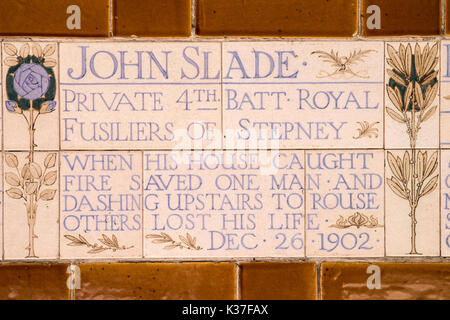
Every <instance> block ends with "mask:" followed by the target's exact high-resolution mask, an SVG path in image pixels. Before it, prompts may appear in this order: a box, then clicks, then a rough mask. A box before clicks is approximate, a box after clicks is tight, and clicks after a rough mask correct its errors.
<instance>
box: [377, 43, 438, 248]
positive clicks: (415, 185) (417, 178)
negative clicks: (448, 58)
mask: <svg viewBox="0 0 450 320" xmlns="http://www.w3.org/2000/svg"><path fill="white" fill-rule="evenodd" d="M387 52H388V55H389V58H387V59H386V63H387V64H388V65H389V66H391V67H392V70H389V69H387V71H386V72H387V73H388V75H389V77H390V78H389V83H388V84H387V85H386V91H387V94H388V97H389V100H390V101H391V103H392V105H393V106H394V108H390V107H387V106H386V112H387V114H388V115H389V116H390V117H391V118H392V119H393V120H394V121H396V122H399V123H401V124H404V125H405V127H406V132H407V134H408V138H409V143H410V148H411V151H410V152H411V154H410V153H409V151H405V152H404V154H403V159H402V158H400V157H398V156H397V157H395V156H394V155H393V154H392V153H391V152H388V153H387V162H388V164H389V167H390V169H391V171H392V174H393V175H392V177H391V178H387V179H386V182H387V184H388V185H389V188H390V189H391V190H392V191H393V192H394V194H396V195H397V196H399V197H400V198H402V199H405V200H408V202H409V207H410V212H409V216H410V218H411V251H410V254H418V251H417V249H416V237H417V234H416V225H417V217H416V209H417V206H418V204H419V200H420V199H421V198H422V197H424V196H426V195H427V194H429V193H431V192H433V191H434V190H435V189H436V187H437V184H438V179H439V174H437V175H436V176H434V177H432V178H430V176H431V175H432V174H433V172H434V171H435V170H436V168H437V166H438V155H437V152H434V153H433V154H432V155H431V157H430V158H429V159H428V153H427V152H426V151H424V152H421V151H418V152H417V151H416V144H417V137H418V135H419V131H420V129H421V125H422V123H424V122H425V121H427V120H429V119H431V117H432V116H433V115H434V114H435V113H436V110H437V105H433V103H434V100H435V99H436V95H437V92H438V70H435V68H436V66H437V65H438V61H439V59H438V56H437V54H438V44H437V43H435V44H434V45H433V46H432V47H431V48H430V46H429V44H428V43H427V44H426V45H425V47H424V48H423V50H422V49H421V47H420V45H419V44H418V43H416V45H415V47H414V53H413V50H412V46H411V45H410V44H408V45H407V46H406V47H405V46H404V45H403V44H400V45H399V49H398V51H397V50H395V49H394V47H392V46H391V45H389V44H388V45H387Z"/></svg>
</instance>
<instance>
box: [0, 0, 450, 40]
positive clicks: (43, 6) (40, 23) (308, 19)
mask: <svg viewBox="0 0 450 320" xmlns="http://www.w3.org/2000/svg"><path fill="white" fill-rule="evenodd" d="M448 1H449V0H447V1H444V0H427V1H423V0H395V1H392V0H315V1H310V0H283V1H271V0H252V1H241V0H195V1H194V0H165V1H159V0H96V1H91V0H73V1H69V0H47V1H41V0H2V1H0V15H1V16H2V17H8V18H7V19H1V20H0V36H21V35H28V36H44V37H45V36H49V37H54V36H65V37H67V36H70V37H86V36H88V37H110V36H117V37H146V38H148V37H177V38H185V37H194V38H195V37H204V36H206V37H224V36H233V37H302V38H303V37H306V38H309V37H338V38H339V37H344V38H351V37H358V36H362V37H373V36H375V37H380V36H384V37H385V36H439V35H441V34H442V32H444V34H449V30H450V27H449V16H450V15H449V12H448V11H449V7H450V5H449V4H448ZM111 4H112V5H111ZM69 5H76V6H78V8H79V9H80V12H81V27H80V28H79V29H68V27H67V20H69V22H73V21H74V20H73V19H72V17H73V12H72V11H70V12H69V13H67V8H68V6H69ZM378 8H379V12H378V11H377V10H378ZM23 16H26V17H27V19H23ZM50 17H51V18H50ZM376 17H379V18H376ZM377 22H379V23H377ZM444 26H445V28H444Z"/></svg>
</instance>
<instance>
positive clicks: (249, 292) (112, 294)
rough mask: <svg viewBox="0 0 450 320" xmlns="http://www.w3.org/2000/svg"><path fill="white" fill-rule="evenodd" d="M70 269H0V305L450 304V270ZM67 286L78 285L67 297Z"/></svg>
mask: <svg viewBox="0 0 450 320" xmlns="http://www.w3.org/2000/svg"><path fill="white" fill-rule="evenodd" d="M69 266H70V265H69V264H63V263H61V264H45V263H29V264H3V265H0V300H8V299H15V300H19V299H26V300H29V299H31V300H42V299H45V300H48V299H51V300H54V299H58V300H59V299H74V300H77V299H79V300H100V299H102V300H104V299H113V300H116V299H128V300H129V299H146V300H186V299H187V300H197V299H201V300H234V299H241V300H315V299H323V300H359V299H362V300H370V299H376V300H396V299H401V300H404V299H411V300H426V299H430V300H431V299H432V300H435V299H446V300H449V299H450V286H449V283H450V263H448V262H439V263H436V262H430V263H411V262H379V261H373V262H323V263H314V262H246V263H239V264H237V263H231V262H220V263H213V262H198V263H194V262H183V263H148V262H143V263H83V264H78V265H72V266H71V268H72V270H73V271H72V273H71V271H70V270H69V269H68V268H69ZM77 269H78V271H77ZM317 270H319V271H317ZM378 272H379V277H378V278H377V277H376V273H378ZM74 274H77V276H76V277H74V276H73V275H74ZM71 278H72V279H79V282H78V283H79V285H78V286H77V281H73V287H72V289H68V284H69V283H70V279H71ZM319 283H320V284H319ZM318 284H319V285H318Z"/></svg>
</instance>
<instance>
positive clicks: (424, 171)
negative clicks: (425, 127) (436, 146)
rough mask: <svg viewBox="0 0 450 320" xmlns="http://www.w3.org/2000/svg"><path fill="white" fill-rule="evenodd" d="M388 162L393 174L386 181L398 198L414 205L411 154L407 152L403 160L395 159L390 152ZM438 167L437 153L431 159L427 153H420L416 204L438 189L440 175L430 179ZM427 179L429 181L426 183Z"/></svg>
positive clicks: (416, 170)
mask: <svg viewBox="0 0 450 320" xmlns="http://www.w3.org/2000/svg"><path fill="white" fill-rule="evenodd" d="M387 160H388V164H389V167H390V168H391V171H392V174H393V176H392V177H391V178H387V179H386V181H387V183H388V185H389V187H390V188H391V190H392V191H393V192H394V193H395V194H396V195H397V196H399V197H401V198H403V199H406V200H409V201H410V202H411V204H412V202H413V201H414V199H413V198H412V194H411V190H410V189H409V187H408V183H409V181H410V179H411V172H412V171H413V168H412V166H413V164H412V163H411V158H410V155H409V152H408V151H405V153H404V154H403V159H401V158H400V157H399V156H397V157H395V156H394V155H393V154H392V153H391V152H389V151H388V153H387ZM437 167H438V152H437V151H435V152H433V154H432V155H431V157H430V158H429V159H428V154H427V151H423V152H421V151H418V153H417V161H416V166H415V173H416V174H417V187H416V188H417V189H416V190H415V194H416V196H417V199H415V201H416V202H418V201H419V199H420V198H421V197H424V196H426V195H427V194H429V193H431V192H433V191H434V189H436V187H437V185H438V178H439V175H438V174H437V175H435V176H434V177H432V178H431V179H428V178H429V177H430V176H431V175H432V174H433V173H434V172H435V171H436V169H437ZM427 179H428V181H426V180H427ZM425 182H426V183H425Z"/></svg>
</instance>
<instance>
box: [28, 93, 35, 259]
mask: <svg viewBox="0 0 450 320" xmlns="http://www.w3.org/2000/svg"><path fill="white" fill-rule="evenodd" d="M29 114H30V116H29V120H28V125H29V127H28V132H29V135H30V152H29V154H28V164H31V163H33V162H34V130H35V129H34V123H35V120H34V117H33V100H30V109H29ZM33 182H34V179H33V177H32V176H31V178H30V183H33ZM35 197H37V193H32V194H29V195H28V196H27V203H26V208H27V218H28V248H27V249H28V256H27V258H37V256H36V254H35V252H34V239H35V238H36V235H35V234H34V227H35V225H36V207H37V206H35V204H34V200H35V199H34V198H35ZM36 201H37V199H36Z"/></svg>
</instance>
